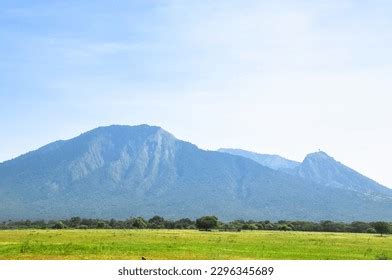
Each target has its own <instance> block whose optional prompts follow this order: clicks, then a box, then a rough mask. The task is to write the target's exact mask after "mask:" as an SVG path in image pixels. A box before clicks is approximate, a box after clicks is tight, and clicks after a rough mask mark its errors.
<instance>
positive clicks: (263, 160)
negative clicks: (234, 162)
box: [218, 149, 300, 170]
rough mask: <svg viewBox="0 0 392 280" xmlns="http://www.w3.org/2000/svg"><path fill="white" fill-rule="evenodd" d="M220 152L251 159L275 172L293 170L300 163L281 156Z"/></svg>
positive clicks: (229, 151)
mask: <svg viewBox="0 0 392 280" xmlns="http://www.w3.org/2000/svg"><path fill="white" fill-rule="evenodd" d="M218 152H222V153H227V154H231V155H236V156H242V157H245V158H249V159H251V160H253V161H255V162H257V163H259V164H261V165H263V166H266V167H269V168H271V169H274V170H285V169H293V168H295V167H297V166H298V165H299V164H300V163H299V162H296V161H293V160H289V159H286V158H283V157H281V156H279V155H268V154H258V153H253V152H249V151H245V150H241V149H219V150H218Z"/></svg>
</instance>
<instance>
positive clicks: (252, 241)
mask: <svg viewBox="0 0 392 280" xmlns="http://www.w3.org/2000/svg"><path fill="white" fill-rule="evenodd" d="M142 256H144V257H146V258H147V259H157V260H162V259H171V260H177V259H187V260H189V259H198V260H206V259H221V260H222V259H235V260H237V259H253V260H255V259H283V260H305V259H306V260H344V259H348V260H360V259H368V260H374V259H392V236H387V237H380V236H378V235H374V234H353V233H314V232H275V231H242V232H199V231H193V230H2V231H0V259H5V260H11V259H24V260H26V259H49V260H52V259H62V260H63V259H74V260H81V259H102V260H109V259H137V260H140V259H141V257H142Z"/></svg>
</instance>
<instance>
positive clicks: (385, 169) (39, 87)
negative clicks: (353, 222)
mask: <svg viewBox="0 0 392 280" xmlns="http://www.w3.org/2000/svg"><path fill="white" fill-rule="evenodd" d="M391 14H392V1H383V0H374V1H356V0H347V1H341V0H330V1H321V0H320V1H317V0H316V1H305V0H303V1H300V0H294V1H284V0H281V1H256V0H255V1H252V0H251V1H239V0H238V1H226V0H218V1H180V0H173V1H126V0H122V1H121V0H120V1H116V5H113V4H112V3H111V2H109V1H76V0H69V1H49V0H46V1H45V0H42V1H11V0H4V1H2V2H1V7H0V38H1V43H0V61H1V63H0V71H1V72H0V73H1V75H0V127H1V137H0V162H1V161H4V160H8V159H10V158H13V157H16V156H18V155H20V154H22V153H25V152H27V151H30V150H33V149H36V148H38V147H40V146H42V145H45V144H47V143H49V142H52V141H55V140H57V139H69V138H71V137H74V136H75V135H77V134H78V133H82V132H84V131H88V130H90V129H92V128H95V127H98V126H103V125H110V124H126V125H135V124H140V123H150V124H155V125H159V126H161V127H164V128H165V129H167V130H168V131H170V132H172V133H173V134H174V135H176V136H177V137H178V138H179V139H184V140H187V141H190V142H192V143H195V144H197V145H199V146H200V147H201V148H204V149H210V150H217V149H219V148H239V149H244V150H249V151H253V152H258V153H266V154H278V155H281V156H283V157H285V158H288V159H291V160H294V161H298V162H302V160H303V159H304V157H305V156H306V155H307V154H308V153H309V152H311V151H314V152H316V151H318V150H319V149H321V150H323V151H326V152H328V154H331V155H333V156H334V157H336V158H338V159H339V161H341V162H342V163H344V164H346V165H348V166H350V167H352V168H353V169H355V170H357V171H359V172H361V173H363V174H366V175H367V176H369V177H370V178H372V179H375V180H377V181H378V182H380V183H381V184H383V185H386V186H389V187H392V172H391V167H390V166H391V164H390V159H391V158H392V148H391V144H390V143H392V129H391V121H390V120H392V110H391V109H390V107H391V104H392V95H391V92H390V88H391V86H390V84H391V77H392V53H391V49H392V32H391V30H392V17H391V16H390V15H391Z"/></svg>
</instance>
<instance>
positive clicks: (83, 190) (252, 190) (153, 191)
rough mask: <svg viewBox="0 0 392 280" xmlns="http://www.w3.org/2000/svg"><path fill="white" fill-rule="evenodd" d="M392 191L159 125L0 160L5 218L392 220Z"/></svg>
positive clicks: (110, 130) (103, 131) (92, 134)
mask: <svg viewBox="0 0 392 280" xmlns="http://www.w3.org/2000/svg"><path fill="white" fill-rule="evenodd" d="M391 206H392V196H390V197H389V196H388V195H383V196H378V195H375V194H372V193H361V192H354V191H352V190H350V189H345V188H338V187H336V186H328V185H326V184H322V183H317V182H314V181H312V180H309V179H308V178H303V177H301V176H298V175H297V174H295V173H294V174H289V173H288V172H283V171H279V170H274V169H271V168H269V167H265V166H262V165H261V164H259V163H257V162H255V161H253V160H251V159H248V158H244V157H242V156H237V155H230V154H226V153H222V152H216V151H205V150H202V149H199V148H198V147H197V146H196V145H194V144H192V143H189V142H185V141H182V140H179V139H177V138H175V137H174V136H173V135H172V134H170V133H169V132H167V131H165V130H163V129H162V128H160V127H155V126H148V125H140V126H118V125H114V126H108V127H100V128H97V129H93V130H91V131H88V132H85V133H82V134H81V135H79V136H77V137H74V138H72V139H69V140H61V141H55V142H53V143H50V144H48V145H45V146H43V147H41V148H39V149H37V150H35V151H32V152H29V153H26V154H24V155H22V156H20V157H17V158H15V159H13V160H10V161H7V162H3V163H1V164H0V219H9V218H13V219H17V218H30V219H33V218H34V219H36V218H47V219H50V218H66V217H70V216H82V217H86V216H89V217H102V218H126V217H129V216H152V215H162V216H165V217H169V218H177V217H184V216H187V217H191V218H195V217H198V216H202V215H208V214H214V215H217V216H219V217H220V218H222V219H227V220H229V219H256V218H257V219H303V220H320V219H335V220H336V219H341V220H356V219H359V220H374V219H378V218H379V219H381V218H388V219H392V207H391Z"/></svg>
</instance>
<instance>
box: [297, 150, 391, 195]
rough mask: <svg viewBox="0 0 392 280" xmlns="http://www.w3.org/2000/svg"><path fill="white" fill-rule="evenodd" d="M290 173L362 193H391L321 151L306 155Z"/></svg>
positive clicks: (389, 190)
mask: <svg viewBox="0 0 392 280" xmlns="http://www.w3.org/2000/svg"><path fill="white" fill-rule="evenodd" d="M290 173H291V174H293V175H297V176H299V177H302V178H304V179H308V180H311V181H313V182H317V183H321V184H324V185H327V186H331V187H336V188H342V189H347V190H352V191H356V192H360V193H363V194H373V195H391V194H392V190H391V189H389V188H386V187H384V186H382V185H381V184H379V183H377V182H375V181H373V180H371V179H369V178H367V177H365V176H364V175H362V174H360V173H358V172H356V171H355V170H353V169H351V168H349V167H347V166H345V165H344V164H342V163H340V162H338V161H336V160H335V159H334V158H333V157H331V156H329V155H328V154H326V153H325V152H322V151H320V152H317V153H312V154H309V155H307V156H306V157H305V159H304V161H303V162H302V163H301V164H300V165H298V166H297V167H296V168H293V169H292V170H291V172H290Z"/></svg>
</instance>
